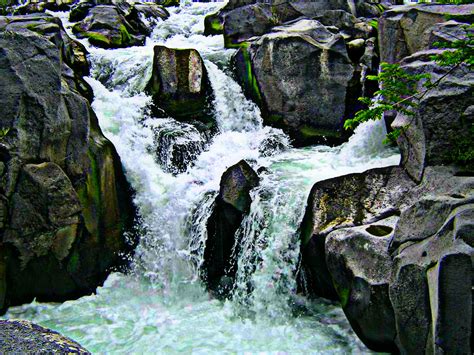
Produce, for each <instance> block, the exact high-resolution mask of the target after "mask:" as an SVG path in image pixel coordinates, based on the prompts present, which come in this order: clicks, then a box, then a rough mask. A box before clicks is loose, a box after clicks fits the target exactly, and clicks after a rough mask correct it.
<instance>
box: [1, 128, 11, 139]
mask: <svg viewBox="0 0 474 355" xmlns="http://www.w3.org/2000/svg"><path fill="white" fill-rule="evenodd" d="M8 132H10V127H3V128H0V141H1V140H2V139H3V138H5V137H6V135H7V134H8Z"/></svg>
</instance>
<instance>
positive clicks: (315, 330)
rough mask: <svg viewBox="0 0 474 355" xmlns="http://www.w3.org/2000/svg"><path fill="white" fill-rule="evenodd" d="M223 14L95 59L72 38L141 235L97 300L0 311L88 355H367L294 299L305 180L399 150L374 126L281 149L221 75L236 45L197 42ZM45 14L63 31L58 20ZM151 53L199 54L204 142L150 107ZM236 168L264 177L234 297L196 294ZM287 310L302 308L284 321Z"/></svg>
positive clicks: (195, 12)
mask: <svg viewBox="0 0 474 355" xmlns="http://www.w3.org/2000/svg"><path fill="white" fill-rule="evenodd" d="M221 6H222V4H218V3H193V4H189V3H185V4H182V5H181V6H180V7H176V8H170V13H171V16H170V18H169V19H168V20H166V21H161V22H159V23H158V24H157V25H156V27H155V29H154V31H153V33H152V34H151V36H150V37H149V38H148V39H147V41H146V44H145V45H144V46H143V47H133V48H124V49H115V50H104V49H98V48H94V47H91V46H90V45H89V44H88V43H87V41H85V40H83V41H82V43H83V44H84V45H85V46H86V47H87V49H88V50H89V52H90V60H91V62H92V71H91V72H92V74H91V77H90V78H87V79H86V80H87V82H88V83H89V84H90V85H91V87H92V89H93V91H94V96H95V99H94V102H93V104H92V107H93V109H94V111H95V112H96V114H97V116H98V119H99V123H100V126H101V128H102V130H103V131H104V134H105V135H106V136H107V137H108V138H109V139H110V140H111V141H112V142H113V144H114V145H115V147H116V148H117V151H118V153H119V155H120V157H121V160H122V162H123V164H124V168H125V171H126V175H127V178H128V180H129V181H130V183H131V185H132V186H133V188H134V189H135V191H136V195H135V201H134V202H135V204H136V205H137V207H138V209H139V213H140V216H141V225H140V230H141V231H142V234H141V236H140V241H139V245H138V247H137V249H136V253H135V256H134V260H133V267H132V272H131V274H129V275H123V274H118V273H115V274H112V275H111V276H110V277H109V278H108V280H107V281H106V283H105V285H104V286H103V287H101V288H99V289H98V292H97V295H92V296H88V297H83V298H81V299H79V300H76V301H69V302H65V303H64V304H61V305H54V304H39V303H36V302H34V303H32V304H30V305H26V306H22V307H14V308H12V309H10V311H9V313H8V316H11V317H18V318H28V319H32V320H35V321H37V322H40V323H42V324H44V325H46V326H49V327H52V328H54V329H58V330H60V331H61V332H62V333H64V334H66V335H70V336H71V337H73V338H74V339H76V340H78V341H79V342H81V343H82V344H83V345H84V346H86V348H88V349H90V350H91V351H95V352H138V353H146V352H170V353H176V352H193V353H215V352H217V353H222V352H259V351H268V352H272V351H274V352H290V353H292V352H302V351H304V352H311V351H314V352H329V353H347V352H353V353H360V352H364V351H365V350H364V349H365V348H364V347H363V345H361V343H360V342H359V341H358V340H357V339H356V338H355V336H354V335H353V333H352V332H351V330H350V329H349V326H348V324H347V322H346V321H345V319H344V317H343V314H342V312H341V311H340V310H339V309H338V308H337V307H334V306H333V305H331V304H329V303H325V302H323V301H318V302H311V301H308V300H304V299H302V298H301V297H300V296H298V295H296V280H295V271H296V270H297V268H298V256H299V241H298V235H297V229H298V226H299V223H300V221H301V219H302V216H303V213H304V208H305V203H306V199H307V197H308V194H309V191H310V189H311V186H312V185H313V184H314V183H315V182H317V181H320V180H323V179H327V178H331V177H335V176H338V175H343V174H347V173H353V172H362V171H364V170H367V169H370V168H373V167H380V166H387V165H393V164H397V163H398V162H399V155H398V153H397V152H395V151H393V150H392V149H390V148H387V147H385V146H383V145H381V143H380V142H381V140H382V137H383V136H384V134H385V132H384V126H383V124H381V122H376V123H367V124H365V125H362V126H361V127H359V128H358V129H357V130H356V132H355V134H354V136H353V137H352V138H351V139H350V141H349V142H347V143H346V144H344V145H342V146H340V147H335V148H330V147H326V146H315V147H309V148H300V149H296V148H292V147H291V144H290V141H289V139H288V137H287V136H286V135H285V134H284V133H283V132H282V131H281V130H278V129H274V128H271V127H266V126H264V125H263V123H262V118H261V115H260V111H259V109H258V107H257V106H256V105H255V104H254V103H253V102H251V101H250V100H247V99H246V97H245V96H244V94H243V92H242V89H241V88H240V86H239V85H238V84H237V83H236V82H235V81H234V80H233V79H232V77H231V76H230V75H229V72H228V70H229V69H228V63H229V61H230V57H231V55H232V54H233V53H234V50H231V49H224V43H223V38H222V36H209V37H206V36H204V35H203V28H204V25H203V20H204V17H205V15H206V14H209V13H212V12H215V11H216V10H217V9H218V8H219V7H221ZM55 15H56V16H59V17H60V18H61V19H62V21H63V23H64V24H65V26H66V29H67V31H70V28H69V27H68V26H70V24H68V22H67V14H66V13H64V14H59V15H58V14H57V13H55ZM70 35H71V36H72V34H71V33H70ZM157 44H160V45H165V46H168V47H171V48H195V49H197V50H198V51H199V52H200V53H201V55H202V57H203V58H204V60H205V65H206V68H207V71H208V74H209V78H210V81H211V85H212V88H213V91H214V95H215V97H214V101H213V103H212V106H213V115H214V118H215V120H216V122H217V127H218V133H217V134H216V135H215V136H214V137H213V138H212V139H211V140H210V141H209V140H207V139H206V137H203V136H202V135H200V133H199V132H197V131H196V130H195V129H193V127H192V126H190V125H186V124H183V123H179V122H177V121H176V120H174V119H173V118H172V117H168V118H153V117H152V115H151V113H150V112H149V111H148V109H147V107H148V106H149V104H150V102H151V98H150V97H149V96H147V95H146V94H145V93H144V88H145V85H146V83H147V81H148V80H149V78H150V75H151V67H152V56H153V46H154V45H157ZM242 159H245V160H246V161H247V162H249V164H251V165H252V167H253V168H254V169H255V170H257V169H258V170H259V171H262V172H261V174H260V175H261V182H260V185H259V186H258V187H257V188H256V189H254V190H253V191H252V192H251V194H252V204H251V209H250V213H249V214H248V216H246V217H245V218H244V221H243V223H242V225H241V227H240V228H239V230H238V231H237V232H236V233H237V234H238V236H239V238H237V239H239V240H240V243H241V245H240V248H238V249H237V248H236V249H235V253H234V255H233V258H234V262H235V263H236V264H237V265H238V273H237V278H236V282H235V285H234V288H233V300H228V301H225V302H221V301H218V300H215V299H212V298H211V297H210V296H209V294H208V293H207V292H206V290H205V289H204V288H203V286H202V285H201V282H200V280H199V268H200V266H201V265H202V262H203V256H204V246H205V241H206V238H207V227H206V223H207V220H208V218H209V216H210V214H211V212H212V208H213V203H214V199H215V197H216V195H217V192H218V190H219V182H220V178H221V176H222V174H223V172H224V171H225V170H226V169H227V168H228V167H230V166H231V165H233V164H235V163H237V162H238V161H240V160H242ZM260 168H261V169H260ZM237 250H238V251H237ZM249 291H251V292H249ZM298 307H303V308H304V312H303V314H300V315H299V316H295V309H296V308H298Z"/></svg>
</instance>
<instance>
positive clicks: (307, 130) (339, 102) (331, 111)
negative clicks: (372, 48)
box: [235, 20, 360, 145]
mask: <svg viewBox="0 0 474 355" xmlns="http://www.w3.org/2000/svg"><path fill="white" fill-rule="evenodd" d="M235 67H236V73H237V77H238V79H239V81H240V82H241V84H242V86H243V88H244V90H245V92H246V94H247V95H248V96H250V97H251V98H252V99H254V101H256V102H257V103H258V104H259V106H260V107H261V109H262V114H263V117H264V122H265V123H266V124H269V125H272V126H275V127H278V128H282V129H283V130H285V131H286V132H287V133H288V134H289V135H290V137H291V138H292V139H293V140H294V143H295V144H296V145H307V144H314V143H321V142H329V143H337V142H341V141H342V140H343V139H344V138H345V135H346V132H345V131H344V129H343V123H344V118H345V117H347V116H348V115H350V113H351V111H352V110H353V105H349V104H348V103H352V102H354V100H355V98H356V97H358V96H359V95H360V92H359V91H360V86H359V85H360V80H359V79H358V73H357V72H356V71H355V69H354V65H353V63H352V62H351V60H350V59H349V57H348V53H347V50H346V44H345V42H344V39H343V38H342V36H341V35H339V34H334V33H333V32H331V31H330V30H329V29H328V28H326V27H325V26H323V25H322V24H321V23H320V22H318V21H316V20H299V21H296V22H293V23H291V24H288V25H285V26H279V27H275V28H273V32H272V33H269V34H266V35H263V36H261V37H259V38H257V39H255V40H253V41H250V42H248V45H246V46H243V47H242V48H240V49H239V51H238V52H237V54H236V57H235ZM315 102H317V103H318V104H317V105H316V104H315Z"/></svg>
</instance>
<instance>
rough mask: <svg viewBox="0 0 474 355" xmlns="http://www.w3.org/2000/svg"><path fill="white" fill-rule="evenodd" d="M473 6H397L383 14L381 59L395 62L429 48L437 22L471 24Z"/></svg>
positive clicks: (380, 33) (473, 16) (380, 42)
mask: <svg viewBox="0 0 474 355" xmlns="http://www.w3.org/2000/svg"><path fill="white" fill-rule="evenodd" d="M473 13H474V5H432V4H420V5H416V6H412V5H407V6H399V7H395V8H394V9H391V10H389V11H386V12H384V13H383V15H382V17H381V18H380V20H379V44H380V59H381V61H383V62H388V63H397V62H399V61H400V60H401V59H403V58H404V57H407V56H409V55H412V54H414V53H416V52H419V51H422V50H425V49H429V48H430V45H432V44H433V42H434V41H433V40H432V36H433V31H435V32H436V30H434V29H435V28H436V27H433V26H434V25H435V24H436V23H442V22H445V21H446V19H448V18H450V19H457V20H459V21H461V22H467V23H472V22H473V21H474V15H473Z"/></svg>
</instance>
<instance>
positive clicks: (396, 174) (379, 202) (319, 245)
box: [301, 167, 415, 299]
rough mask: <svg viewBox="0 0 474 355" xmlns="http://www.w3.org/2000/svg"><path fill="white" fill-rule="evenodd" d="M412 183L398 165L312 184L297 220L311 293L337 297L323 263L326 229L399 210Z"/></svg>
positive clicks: (332, 297) (333, 228) (376, 217)
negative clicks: (299, 225) (301, 216)
mask: <svg viewBox="0 0 474 355" xmlns="http://www.w3.org/2000/svg"><path fill="white" fill-rule="evenodd" d="M414 186H415V184H414V183H413V182H412V181H411V180H410V178H409V177H408V176H407V175H406V174H405V173H404V172H403V170H402V169H400V168H398V167H390V168H381V169H373V170H369V171H368V172H367V173H362V174H350V175H345V176H341V177H338V178H334V179H329V180H325V181H321V182H318V183H316V184H315V185H314V186H313V189H312V190H311V192H310V195H309V199H308V205H307V208H306V213H305V215H304V218H303V221H302V224H301V240H302V247H301V248H302V249H301V253H302V264H303V267H304V270H305V274H306V279H307V282H308V285H307V286H308V287H309V289H310V292H311V293H312V294H314V295H317V296H321V297H325V298H329V299H338V295H337V292H336V290H335V289H334V286H333V281H332V278H331V275H330V273H329V270H328V268H327V263H326V237H327V235H328V233H330V232H331V231H333V230H335V229H339V228H344V227H351V226H357V225H364V224H368V223H371V222H375V221H377V220H379V219H384V218H386V217H389V216H391V215H395V214H397V213H399V212H397V211H399V207H398V206H397V205H398V204H399V203H400V202H398V201H400V200H401V198H402V196H404V195H406V194H407V192H408V191H409V190H410V189H411V188H413V187H414Z"/></svg>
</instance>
